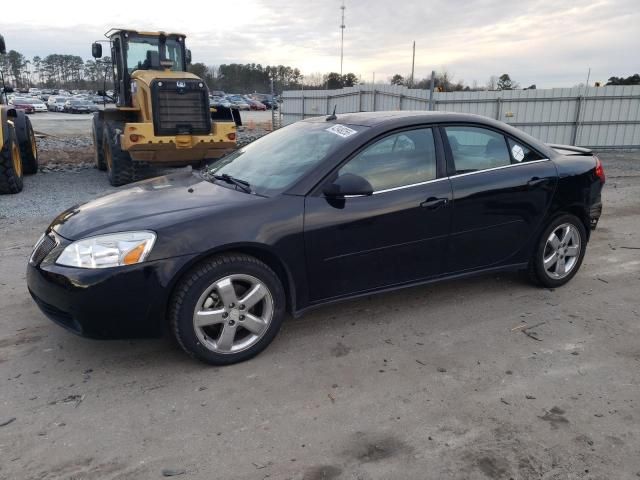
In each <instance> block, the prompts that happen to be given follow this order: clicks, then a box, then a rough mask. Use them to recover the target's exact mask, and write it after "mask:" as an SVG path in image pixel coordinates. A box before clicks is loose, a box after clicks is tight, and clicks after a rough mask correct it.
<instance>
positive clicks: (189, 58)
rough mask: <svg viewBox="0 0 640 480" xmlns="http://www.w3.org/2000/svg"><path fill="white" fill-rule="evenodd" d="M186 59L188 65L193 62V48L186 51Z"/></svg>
mask: <svg viewBox="0 0 640 480" xmlns="http://www.w3.org/2000/svg"><path fill="white" fill-rule="evenodd" d="M185 60H186V61H187V65H190V64H191V50H189V49H188V48H187V50H186V51H185Z"/></svg>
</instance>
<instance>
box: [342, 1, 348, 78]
mask: <svg viewBox="0 0 640 480" xmlns="http://www.w3.org/2000/svg"><path fill="white" fill-rule="evenodd" d="M346 8H347V7H345V6H344V0H342V6H341V7H340V10H342V23H341V24H340V77H342V61H343V58H344V11H345V9H346Z"/></svg>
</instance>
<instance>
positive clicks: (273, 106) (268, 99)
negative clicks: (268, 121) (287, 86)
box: [251, 93, 278, 110]
mask: <svg viewBox="0 0 640 480" xmlns="http://www.w3.org/2000/svg"><path fill="white" fill-rule="evenodd" d="M251 98H254V99H256V100H258V101H259V102H261V103H262V104H263V105H264V106H265V107H267V108H268V109H269V110H277V109H278V102H276V100H275V99H274V97H273V96H272V95H269V94H267V93H254V94H252V95H251Z"/></svg>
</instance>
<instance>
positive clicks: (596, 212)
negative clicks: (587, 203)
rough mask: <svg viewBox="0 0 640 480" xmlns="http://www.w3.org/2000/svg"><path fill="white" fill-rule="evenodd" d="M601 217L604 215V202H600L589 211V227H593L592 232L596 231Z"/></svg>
mask: <svg viewBox="0 0 640 480" xmlns="http://www.w3.org/2000/svg"><path fill="white" fill-rule="evenodd" d="M601 215H602V202H600V201H599V202H596V203H594V204H593V205H591V208H590V209H589V225H590V226H591V230H595V229H596V227H597V226H598V221H599V220H600V216H601Z"/></svg>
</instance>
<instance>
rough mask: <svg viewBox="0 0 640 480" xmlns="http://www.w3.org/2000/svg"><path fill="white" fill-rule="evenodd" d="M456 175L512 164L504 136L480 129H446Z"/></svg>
mask: <svg viewBox="0 0 640 480" xmlns="http://www.w3.org/2000/svg"><path fill="white" fill-rule="evenodd" d="M445 132H446V133H447V138H448V140H449V145H450V146H451V153H452V154H453V162H454V164H455V167H456V173H467V172H475V171H477V170H486V169H487V168H495V167H502V166H505V165H509V164H510V163H511V156H510V155H509V150H508V149H507V142H506V139H505V138H504V136H502V135H500V134H499V133H496V132H494V131H492V130H488V129H486V128H479V127H446V128H445Z"/></svg>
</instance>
